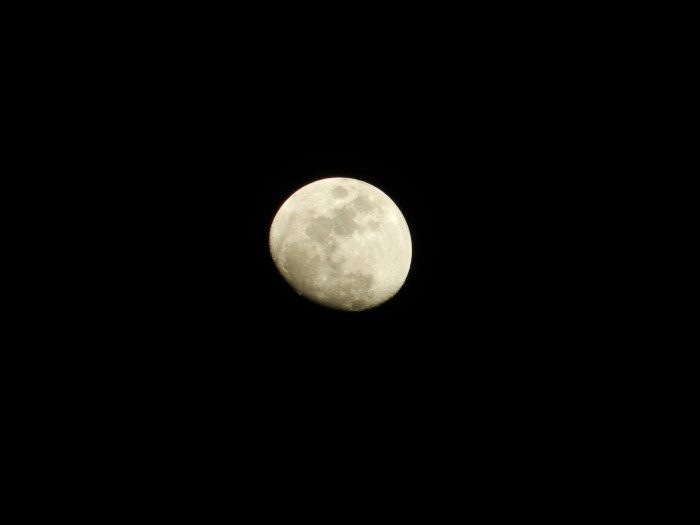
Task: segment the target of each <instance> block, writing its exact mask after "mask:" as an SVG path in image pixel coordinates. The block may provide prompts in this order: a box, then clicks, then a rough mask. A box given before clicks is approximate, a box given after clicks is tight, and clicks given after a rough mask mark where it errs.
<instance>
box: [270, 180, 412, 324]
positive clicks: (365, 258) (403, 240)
mask: <svg viewBox="0 0 700 525" xmlns="http://www.w3.org/2000/svg"><path fill="white" fill-rule="evenodd" d="M270 253H271V255H272V259H273V260H274V262H275V265H276V266H277V269H278V270H279V272H280V273H281V274H282V276H283V277H284V278H285V279H286V280H287V282H288V283H289V284H290V285H291V286H292V288H294V289H295V290H296V291H297V292H298V293H299V294H301V295H302V296H304V297H306V298H307V299H310V300H312V301H314V302H316V303H319V304H322V305H324V306H327V307H329V308H335V309H338V310H349V311H357V310H366V309H367V308H372V307H374V306H378V305H380V304H382V303H383V302H385V301H386V300H387V299H390V298H391V297H393V296H394V295H395V294H396V292H398V291H399V289H400V288H401V286H402V285H403V283H404V281H405V280H406V276H407V275H408V269H409V267H410V266H411V254H412V247H411V234H410V232H409V230H408V224H406V219H405V218H404V216H403V214H402V213H401V210H399V208H398V207H397V206H396V204H394V201H392V200H391V199H390V198H389V197H388V196H387V195H386V194H385V193H384V192H383V191H381V190H380V189H379V188H376V187H375V186H372V185H371V184H368V183H366V182H363V181H361V180H357V179H349V178H345V177H332V178H328V179H321V180H317V181H315V182H312V183H310V184H307V185H306V186H304V187H302V188H301V189H299V190H298V191H296V192H295V193H294V194H292V196H291V197H289V198H288V199H287V200H286V201H285V202H284V204H282V206H281V208H280V209H279V211H278V212H277V214H276V215H275V218H274V220H273V221H272V227H271V228H270Z"/></svg>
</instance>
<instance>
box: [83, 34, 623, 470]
mask: <svg viewBox="0 0 700 525" xmlns="http://www.w3.org/2000/svg"><path fill="white" fill-rule="evenodd" d="M477 25H478V24H477ZM438 33H441V32H439V31H438ZM197 34H198V35H199V37H200V39H199V40H198V42H199V44H198V45H197V46H194V45H193V44H192V43H191V41H190V40H187V42H185V39H184V38H183V39H181V41H182V42H183V43H182V46H181V47H180V48H177V49H175V48H167V49H168V50H169V51H168V52H164V51H162V48H160V47H158V46H154V48H153V49H156V50H158V49H160V50H161V51H158V52H156V51H154V54H152V55H148V54H145V53H144V52H143V51H142V49H141V48H139V49H138V51H137V52H136V53H135V56H137V57H138V60H135V61H134V62H133V63H132V62H129V63H128V64H129V67H128V68H126V69H125V71H127V72H128V73H125V74H124V75H122V76H119V75H113V74H112V72H111V70H110V74H112V76H113V77H114V79H116V80H114V82H112V81H110V82H112V83H111V84H109V85H110V86H111V87H110V90H109V93H108V94H107V95H102V94H98V95H94V96H95V105H94V108H97V109H94V110H91V111H90V112H89V113H90V116H89V119H88V122H97V123H101V124H100V125H103V124H105V123H107V124H108V126H107V127H108V128H109V133H108V134H106V135H100V134H99V133H93V132H92V131H93V128H92V127H90V126H91V125H90V124H88V125H86V126H87V127H86V135H89V138H86V139H85V140H86V142H85V143H81V145H80V146H81V148H82V149H84V150H86V151H89V152H90V158H92V159H94V162H92V161H90V162H92V163H91V164H90V165H89V166H88V167H89V168H90V173H96V174H97V175H95V176H93V177H92V178H90V179H87V180H89V181H90V182H89V183H88V184H87V185H85V184H83V183H81V185H80V191H81V192H85V191H88V192H89V195H90V197H89V202H90V204H89V206H91V207H92V208H94V210H93V211H92V212H91V214H90V215H89V216H88V217H98V216H99V217H104V220H103V221H94V223H91V225H90V226H89V227H94V229H95V232H94V234H91V236H90V239H93V240H91V241H90V242H89V243H87V244H85V246H88V247H89V252H90V254H89V256H88V257H87V259H86V261H87V262H83V263H82V265H83V266H81V267H80V268H83V270H82V271H84V272H86V273H89V274H90V275H91V276H92V275H93V274H94V277H91V280H90V282H91V283H92V284H91V287H90V291H89V297H91V298H92V299H91V300H89V301H87V302H85V304H84V306H85V307H87V310H89V311H90V312H89V314H86V316H87V317H86V318H85V319H86V320H84V321H82V322H84V324H85V325H86V326H88V327H89V328H87V329H86V332H90V333H91V334H93V333H94V334H95V335H94V337H93V336H90V337H88V339H90V341H93V342H94V344H96V347H97V348H100V349H101V350H100V353H99V356H97V355H98V354H94V355H96V356H97V357H94V358H93V359H94V360H95V361H94V364H93V372H92V376H91V377H94V381H95V383H96V384H98V385H111V386H110V388H108V390H110V391H112V392H114V394H113V401H112V403H113V406H116V407H119V408H120V409H122V408H123V407H125V406H127V407H130V409H129V410H131V411H132V413H133V414H134V417H137V418H138V419H139V421H141V422H142V424H143V425H145V426H146V427H149V426H150V427H152V428H153V429H154V432H161V431H162V430H161V427H162V428H166V427H167V428H173V425H184V427H181V428H182V432H183V433H184V435H189V436H191V437H192V439H193V440H194V441H195V442H198V443H199V445H202V443H205V442H207V443H210V444H211V446H212V450H213V451H214V452H212V456H211V457H210V458H209V459H210V460H218V459H219V458H220V457H222V453H221V451H222V450H226V449H227V447H228V443H233V442H234V441H236V440H242V442H243V443H244V444H243V445H240V446H241V447H242V448H239V449H237V450H238V451H239V452H240V453H241V454H247V453H248V452H249V451H251V450H253V449H256V450H258V449H260V450H262V457H263V458H264V460H263V459H261V460H260V461H261V463H263V462H264V463H266V464H267V463H269V464H270V465H271V464H273V463H275V462H279V463H280V464H283V463H285V462H288V463H289V465H290V466H289V468H290V469H292V470H293V469H299V468H302V467H303V465H302V463H303V461H302V459H301V458H302V457H305V456H304V455H308V456H310V457H315V458H318V457H319V455H323V454H325V453H328V454H331V455H333V456H334V457H335V455H337V452H338V450H340V449H341V448H342V450H344V451H345V452H343V454H342V455H343V457H344V458H345V459H344V461H347V462H350V463H352V462H353V461H358V462H360V464H361V463H362V456H363V454H365V453H366V454H368V455H370V456H374V455H378V456H381V457H383V458H385V460H386V461H387V462H388V463H387V464H390V467H387V468H392V469H394V471H395V472H399V473H402V472H403V473H407V472H408V471H410V470H411V468H413V467H412V466H411V464H410V462H408V463H407V460H406V458H407V457H408V456H411V454H414V453H412V452H411V450H420V451H421V453H422V455H421V459H420V461H421V462H422V463H421V465H422V467H421V466H420V465H418V466H416V468H423V467H425V468H427V465H428V464H429V463H430V462H432V461H436V462H438V463H445V462H450V461H453V460H454V459H455V457H456V456H457V455H459V453H460V452H459V451H464V450H465V449H469V450H471V451H473V452H474V453H475V454H476V455H477V456H478V458H477V459H475V460H474V461H482V462H483V463H482V466H484V468H485V471H488V470H489V468H488V466H487V465H486V463H488V461H490V459H488V458H492V457H498V458H501V459H503V458H511V460H512V461H520V460H524V458H532V454H530V452H528V451H527V450H525V449H528V450H530V448H529V447H535V448H537V447H539V446H542V444H543V443H544V441H542V439H545V438H537V437H533V438H532V439H530V438H529V437H528V436H530V435H532V436H537V435H540V434H539V433H540V432H541V431H543V430H548V429H550V428H553V427H555V426H556V428H557V429H559V430H558V431H561V432H565V431H566V430H562V429H565V428H566V425H568V424H570V423H571V422H570V421H569V422H567V420H566V418H565V416H566V414H569V413H572V411H575V410H576V407H577V406H579V404H580V403H581V402H582V399H584V398H585V396H586V395H587V393H586V392H587V390H586V388H584V387H583V385H584V384H585V381H586V379H585V378H586V374H587V371H590V370H591V369H592V368H600V367H599V364H600V361H599V360H598V358H599V357H600V354H599V352H600V350H596V348H599V346H598V345H599V343H600V339H599V336H598V334H599V332H598V331H597V330H595V329H592V327H595V326H599V325H600V323H601V322H602V323H605V322H611V320H610V318H605V319H603V318H602V317H601V315H602V314H600V310H599V309H596V308H595V307H591V306H590V304H591V299H595V297H596V286H597V285H598V283H597V280H596V272H598V271H600V268H601V266H602V265H604V264H605V261H604V260H603V259H601V258H599V257H597V256H593V255H592V254H591V252H590V251H589V250H587V249H586V246H587V245H588V244H590V243H591V242H593V241H594V239H591V238H590V234H589V233H587V232H588V228H589V227H590V226H591V224H595V223H596V221H597V213H598V211H597V208H596V204H593V203H592V201H591V200H590V198H589V197H590V196H591V195H598V194H600V193H605V192H604V190H605V183H604V181H603V177H604V176H603V175H602V174H601V172H600V170H597V167H599V165H598V164H596V162H595V161H594V159H595V155H593V154H592V153H591V152H592V151H594V150H595V149H596V148H597V147H598V146H597V145H596V142H595V141H596V140H597V139H596V137H597V135H591V134H589V133H588V132H587V131H586V129H585V128H584V127H582V126H581V125H580V123H581V122H583V121H585V119H587V118H590V115H591V111H592V109H591V108H592V105H591V106H588V105H587V104H589V102H587V101H588V100H589V98H587V97H582V96H581V94H580V93H578V92H575V91H573V90H570V89H569V88H568V87H567V86H569V83H568V80H566V79H567V78H568V77H567V71H566V68H565V67H564V65H565V64H566V63H567V62H566V61H565V60H562V57H561V56H559V55H556V54H555V53H554V51H553V52H552V54H551V56H550V58H549V59H547V60H544V59H542V60H536V59H535V58H536V57H542V56H543V55H542V53H541V49H545V48H547V46H543V47H539V46H538V45H536V44H532V46H531V47H530V48H529V49H525V48H523V47H522V46H521V45H520V44H521V41H520V40H518V39H517V38H515V37H514V38H513V39H512V40H510V41H507V40H503V39H494V40H493V41H491V40H484V39H480V38H477V37H471V36H468V37H466V40H465V42H461V43H460V45H459V46H458V45H457V40H459V39H460V34H461V32H459V31H452V32H450V31H448V32H446V33H445V34H444V35H442V36H444V42H442V44H440V43H435V44H434V46H432V47H429V48H426V46H424V45H422V44H420V43H419V39H411V40H410V41H411V42H414V45H412V46H409V47H403V46H400V45H398V44H396V45H393V44H391V42H388V43H387V45H386V46H383V47H381V52H380V51H379V50H378V49H379V48H373V47H371V46H370V47H369V48H368V49H365V52H363V53H359V52H358V50H357V48H356V47H355V46H354V45H352V44H351V43H352V42H353V41H354V40H352V39H343V38H341V37H338V39H339V40H344V41H347V42H348V45H346V46H341V47H343V49H339V48H337V47H334V48H333V51H329V52H328V53H323V52H322V50H319V48H320V47H323V46H319V45H318V44H319V42H318V41H315V42H311V43H310V45H309V46H306V47H295V48H294V49H288V48H287V46H284V45H278V46H277V47H273V48H272V49H271V50H267V49H262V48H261V46H262V44H261V43H259V42H257V41H255V42H254V45H253V44H251V45H252V46H253V48H254V51H255V52H253V51H251V50H250V46H249V47H246V46H245V45H243V44H246V41H244V40H241V41H237V40H236V41H234V42H233V43H231V42H229V36H228V35H229V33H227V32H223V31H219V32H216V31H214V32H209V31H205V30H202V31H201V33H197ZM482 36H484V33H482ZM207 38H210V39H211V40H212V42H211V43H208V41H207ZM231 39H233V40H235V38H234V37H231ZM450 40H452V42H450ZM436 42H437V41H436ZM223 44H226V45H223ZM256 46H257V47H256ZM193 49H194V50H195V51H192V50H193ZM312 49H313V50H316V51H317V53H316V54H313V55H312V54H309V50H312ZM186 51H187V52H186ZM190 51H192V52H190ZM121 53H122V51H119V54H121ZM134 64H136V66H134ZM562 64H564V65H562ZM135 67H136V68H137V69H135ZM117 80H118V82H117ZM90 107H91V108H92V107H93V106H90ZM88 146H89V147H88ZM330 176H347V177H353V178H357V179H360V180H363V181H365V182H368V183H370V184H372V185H374V186H376V187H378V188H379V189H381V190H382V191H384V192H385V193H386V194H387V195H388V196H389V197H390V198H391V199H392V200H393V201H394V202H395V203H396V204H397V206H398V207H399V208H400V209H401V211H402V213H403V215H404V217H405V218H406V221H407V223H408V225H409V228H410V231H411V236H412V243H413V258H412V265H411V269H410V271H409V274H408V277H407V279H406V282H405V284H404V286H403V287H402V288H401V289H400V290H399V292H398V293H397V295H396V296H395V297H393V298H392V299H390V300H388V301H387V302H386V303H384V304H382V305H381V306H379V307H377V308H375V309H371V310H368V311H364V312H353V313H348V312H340V311H334V310H329V309H327V308H324V307H322V306H319V305H317V304H314V303H312V302H310V301H308V300H306V299H304V298H303V297H301V296H299V295H297V294H296V292H295V291H294V290H293V289H292V288H291V287H290V286H289V285H288V284H287V283H286V281H285V280H284V279H283V278H282V276H281V275H280V274H279V273H278V272H277V269H276V268H275V265H274V263H273V261H272V258H271V257H270V253H269V248H268V233H269V228H270V225H271V223H272V220H273V218H274V215H275V213H276V211H277V210H278V208H279V207H280V206H281V204H282V203H283V202H284V201H285V199H286V198H287V197H289V196H290V195H291V194H292V193H293V192H294V191H296V190H297V189H299V188H300V187H302V186H304V185H306V184H308V183H309V182H312V181H314V180H317V179H319V178H323V177H330ZM86 187H87V189H86ZM81 220H82V219H81ZM88 222H89V221H88ZM96 305H105V306H104V308H99V307H97V306H96ZM88 321H89V322H88ZM591 349H593V350H591ZM91 355H92V354H91ZM94 370H99V371H98V372H94ZM98 388H100V387H99V386H98ZM101 388H104V387H101ZM101 410H102V409H101ZM131 425H135V423H134V422H133V419H129V426H131ZM198 432H201V436H199V437H197V435H198V434H197V433H198ZM163 435H169V434H168V432H164V434H163ZM513 436H518V437H517V440H515V442H514V441H513ZM538 439H539V441H538ZM200 440H201V441H200ZM207 440H210V442H208V441H207ZM467 441H469V443H470V445H468V446H466V445H464V443H466V442H467ZM559 442H561V440H559ZM347 443H350V445H348V444H347ZM353 443H354V444H353ZM208 446H209V445H207V446H206V447H204V448H207V447H208ZM548 446H549V445H546V447H548ZM552 446H554V445H552ZM334 447H335V449H334ZM348 447H349V448H348ZM514 447H515V448H517V447H521V451H520V452H518V451H517V450H516V451H515V452H514ZM334 450H335V452H334ZM203 453H204V454H206V452H203ZM430 458H433V459H430ZM505 461H506V462H507V461H508V459H506V460H505ZM366 467H367V468H369V467H370V465H366Z"/></svg>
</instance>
